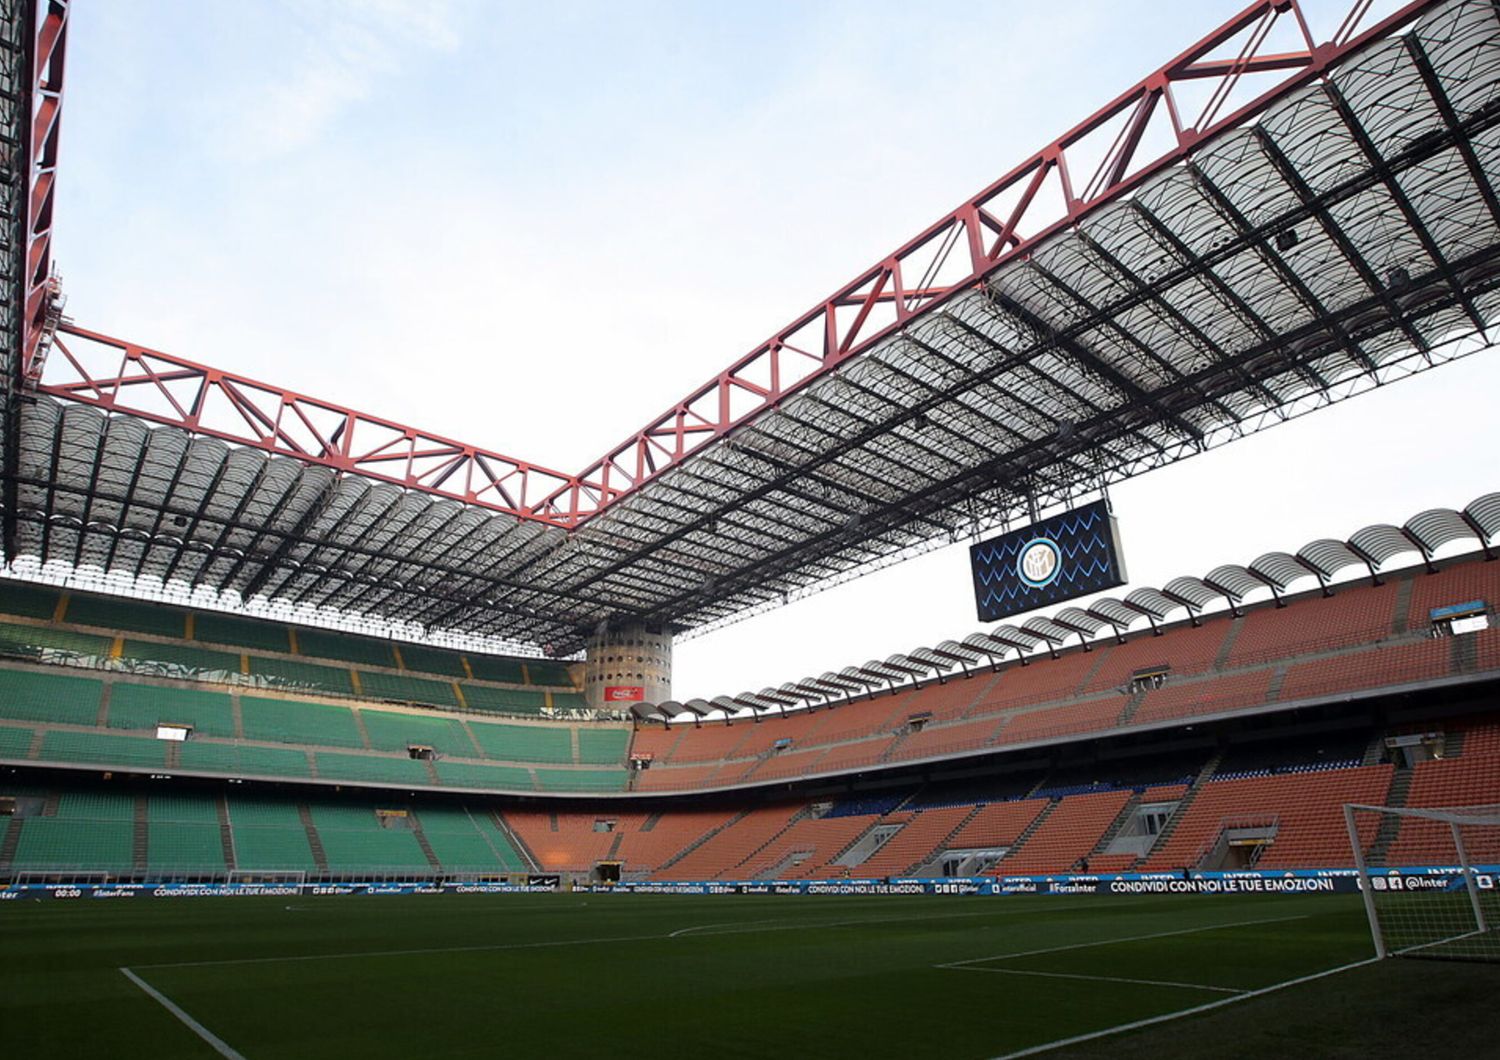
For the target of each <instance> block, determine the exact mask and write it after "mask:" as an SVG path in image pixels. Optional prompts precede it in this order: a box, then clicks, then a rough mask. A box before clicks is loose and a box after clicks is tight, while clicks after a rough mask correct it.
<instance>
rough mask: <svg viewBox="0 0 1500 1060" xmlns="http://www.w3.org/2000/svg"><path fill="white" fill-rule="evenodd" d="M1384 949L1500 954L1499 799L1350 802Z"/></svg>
mask: <svg viewBox="0 0 1500 1060" xmlns="http://www.w3.org/2000/svg"><path fill="white" fill-rule="evenodd" d="M1344 821H1345V823H1346V824H1347V825H1348V829H1349V842H1350V844H1351V846H1352V847H1353V851H1354V863H1355V866H1356V868H1357V869H1358V870H1359V886H1360V893H1361V895H1362V896H1363V898H1364V903H1365V913H1366V914H1367V915H1368V916H1369V919H1370V933H1371V935H1372V936H1373V937H1374V941H1375V952H1376V954H1377V955H1378V956H1380V957H1406V956H1410V957H1432V958H1441V959H1448V960H1481V961H1500V890H1497V884H1500V875H1497V872H1496V869H1497V867H1500V805H1491V806H1461V807H1455V808H1451V809H1414V808H1406V807H1400V808H1398V807H1391V806H1359V805H1349V806H1345V807H1344Z"/></svg>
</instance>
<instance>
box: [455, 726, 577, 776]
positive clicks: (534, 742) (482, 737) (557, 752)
mask: <svg viewBox="0 0 1500 1060" xmlns="http://www.w3.org/2000/svg"><path fill="white" fill-rule="evenodd" d="M469 731H470V732H472V733H473V734H474V736H475V738H476V739H477V740H478V741H479V746H480V747H482V748H484V753H485V754H486V755H487V756H488V757H490V758H494V759H498V760H500V761H503V762H553V763H556V764H558V765H571V764H572V762H573V738H572V736H571V735H570V733H569V731H568V730H567V729H558V728H551V727H546V726H541V725H503V724H499V723H497V722H487V721H472V722H470V723H469Z"/></svg>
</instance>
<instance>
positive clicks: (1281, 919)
mask: <svg viewBox="0 0 1500 1060" xmlns="http://www.w3.org/2000/svg"><path fill="white" fill-rule="evenodd" d="M1306 919H1308V915H1306V914H1304V915H1302V916H1276V917H1270V918H1268V919H1265V920H1234V921H1231V922H1229V923H1227V924H1205V925H1203V926H1202V927H1192V928H1181V929H1179V930H1177V931H1157V932H1153V933H1152V934H1150V935H1127V936H1126V937H1124V938H1118V939H1095V940H1094V941H1092V942H1074V943H1070V944H1069V945H1067V946H1047V947H1044V948H1043V949H1039V950H1022V951H1021V952H1019V953H997V954H994V955H993V956H990V957H971V958H969V959H968V960H966V961H948V962H946V963H945V964H934V965H933V967H934V968H962V967H963V966H964V965H966V964H984V963H985V962H987V961H1004V960H1009V959H1010V958H1012V957H1036V956H1040V955H1041V954H1044V953H1062V952H1064V951H1065V950H1086V949H1089V948H1090V947H1093V946H1111V945H1113V944H1115V943H1117V942H1144V941H1145V940H1146V939H1166V938H1171V937H1173V936H1174V935H1197V934H1201V933H1202V932H1204V931H1218V930H1219V929H1221V928H1237V927H1252V926H1254V925H1256V924H1281V923H1285V922H1286V921H1288V920H1306Z"/></svg>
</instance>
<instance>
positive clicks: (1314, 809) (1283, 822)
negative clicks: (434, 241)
mask: <svg viewBox="0 0 1500 1060" xmlns="http://www.w3.org/2000/svg"><path fill="white" fill-rule="evenodd" d="M1392 769H1393V767H1392V766H1390V765H1388V764H1387V765H1379V766H1364V767H1358V766H1357V767H1354V768H1343V769H1328V770H1322V771H1317V770H1309V771H1307V772H1296V773H1279V774H1272V775H1269V776H1246V777H1242V778H1238V779H1215V780H1212V781H1210V783H1208V784H1206V785H1205V786H1204V787H1202V788H1201V789H1200V790H1199V791H1198V792H1197V796H1196V798H1195V799H1194V800H1193V801H1192V803H1191V804H1190V805H1189V806H1188V808H1187V812H1186V813H1185V814H1184V815H1183V816H1182V817H1181V819H1180V820H1178V821H1177V822H1176V827H1175V829H1174V830H1173V831H1172V833H1171V835H1170V837H1169V838H1168V839H1167V840H1166V841H1165V843H1163V844H1162V846H1161V848H1160V849H1159V850H1155V851H1153V852H1152V853H1151V854H1150V855H1149V856H1148V857H1147V858H1146V859H1145V861H1144V862H1143V863H1142V866H1141V867H1142V868H1144V869H1184V868H1186V869H1197V868H1205V867H1219V866H1218V865H1214V864H1211V863H1212V862H1215V861H1218V862H1220V863H1221V864H1229V865H1231V867H1239V866H1237V865H1235V863H1234V862H1232V861H1231V862H1224V861H1223V858H1224V856H1225V855H1226V854H1227V853H1229V852H1230V851H1229V848H1230V847H1231V846H1232V845H1233V844H1236V843H1239V844H1241V846H1240V847H1239V849H1240V850H1242V851H1244V852H1245V855H1246V857H1245V865H1246V867H1248V866H1252V865H1253V866H1255V867H1259V868H1267V869H1270V868H1277V869H1292V868H1316V867H1319V866H1324V865H1342V864H1345V863H1347V862H1348V861H1349V859H1350V858H1351V856H1352V855H1351V853H1350V851H1349V837H1348V832H1347V831H1346V829H1345V825H1344V818H1343V806H1344V804H1345V803H1349V802H1361V803H1370V802H1374V803H1379V802H1382V801H1384V798H1385V794H1386V791H1387V790H1388V789H1389V788H1390V783H1391V773H1392ZM1374 827H1375V825H1374V822H1370V823H1369V828H1370V829H1371V835H1370V836H1369V837H1363V836H1362V839H1363V840H1364V841H1365V842H1369V841H1370V840H1371V839H1373V829H1374Z"/></svg>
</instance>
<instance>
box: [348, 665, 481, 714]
mask: <svg viewBox="0 0 1500 1060" xmlns="http://www.w3.org/2000/svg"><path fill="white" fill-rule="evenodd" d="M359 687H360V689H361V690H362V692H363V694H364V697H365V698H366V699H393V700H396V701H397V702H400V703H431V704H432V705H433V706H439V707H456V706H458V699H457V698H456V697H455V696H454V694H453V683H452V682H451V681H434V680H431V679H429V678H425V677H408V676H406V675H405V674H387V673H378V672H376V671H374V670H361V671H360V672H359Z"/></svg>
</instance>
